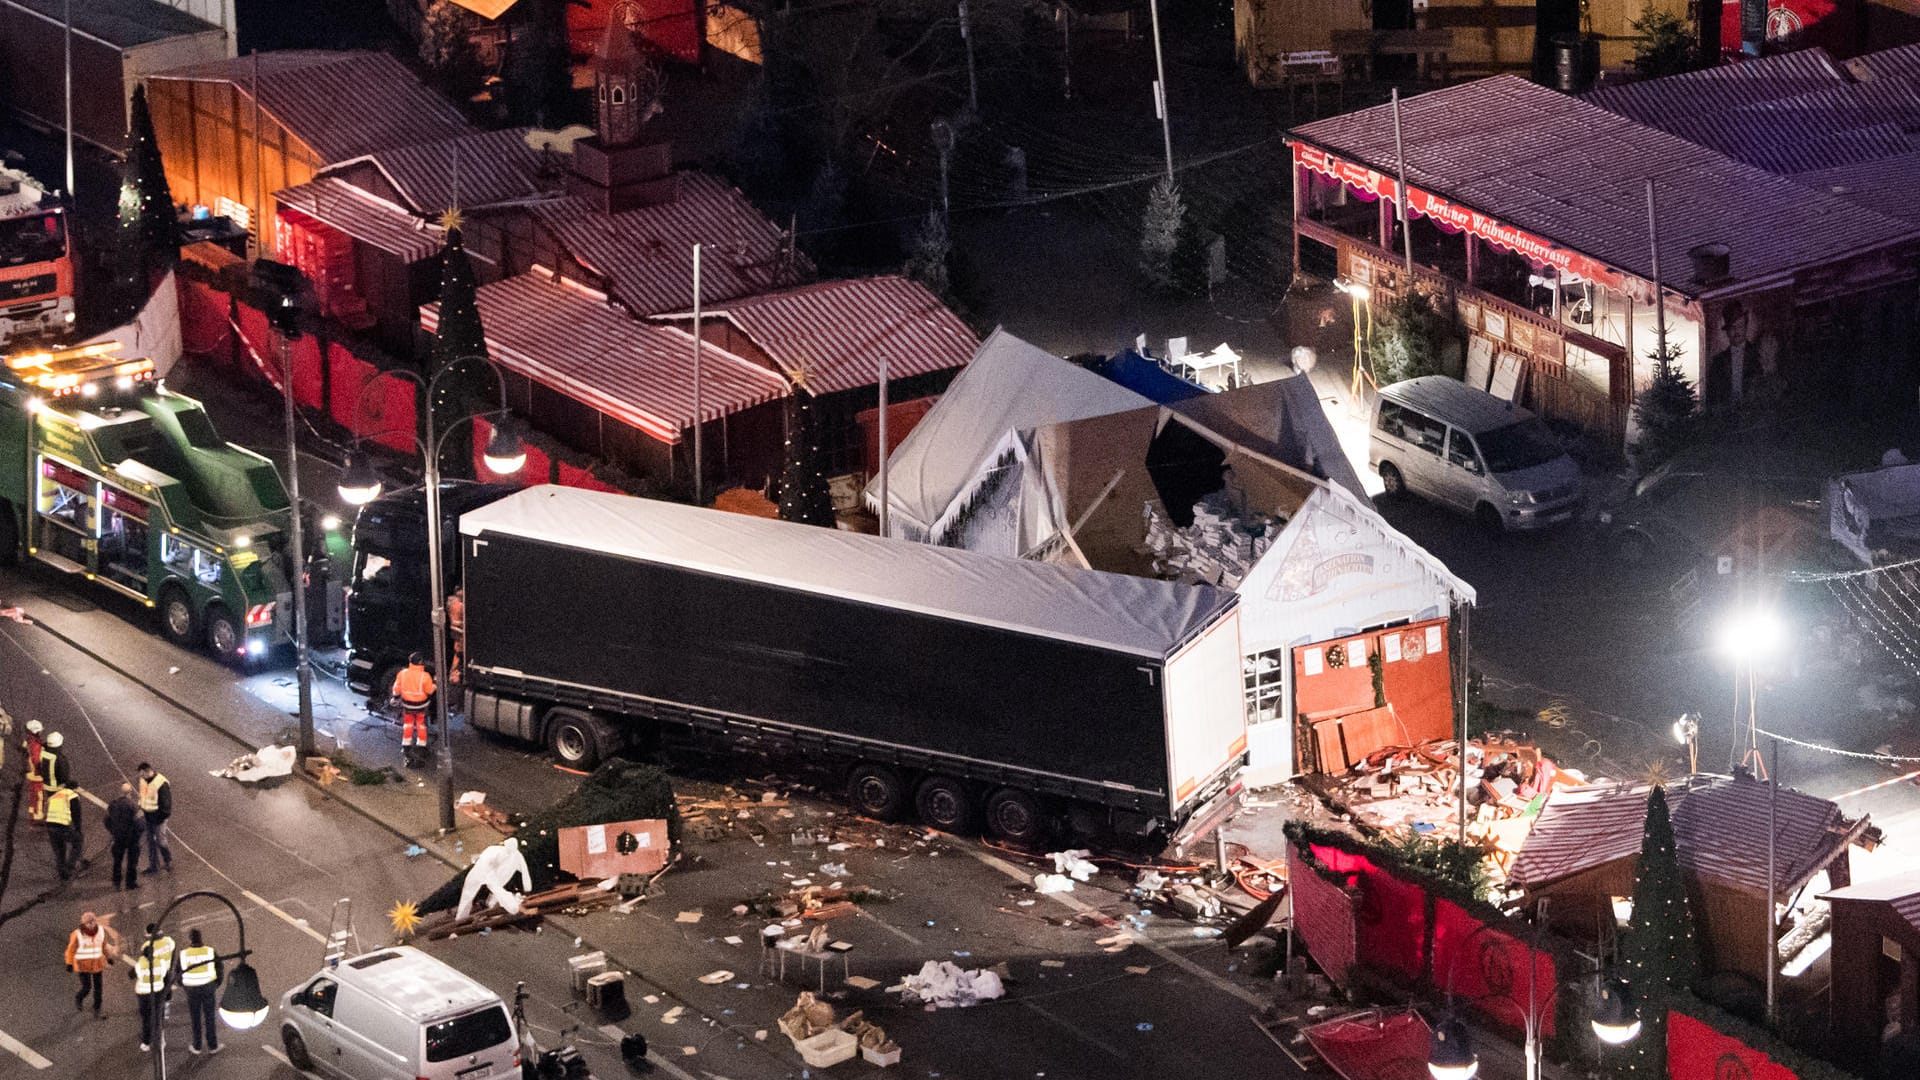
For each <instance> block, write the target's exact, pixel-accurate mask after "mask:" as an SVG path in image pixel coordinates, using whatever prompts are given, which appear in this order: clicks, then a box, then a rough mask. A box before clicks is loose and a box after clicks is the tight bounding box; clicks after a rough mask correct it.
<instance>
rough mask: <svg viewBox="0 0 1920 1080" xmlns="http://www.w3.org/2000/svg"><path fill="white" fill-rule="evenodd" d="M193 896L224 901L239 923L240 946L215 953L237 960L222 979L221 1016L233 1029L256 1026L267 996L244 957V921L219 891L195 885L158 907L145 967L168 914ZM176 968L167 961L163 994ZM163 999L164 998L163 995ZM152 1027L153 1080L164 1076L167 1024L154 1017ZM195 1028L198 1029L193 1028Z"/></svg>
mask: <svg viewBox="0 0 1920 1080" xmlns="http://www.w3.org/2000/svg"><path fill="white" fill-rule="evenodd" d="M194 899H208V900H218V901H220V902H221V903H222V904H225V905H226V906H227V910H228V911H231V912H232V913H233V922H234V925H235V926H236V927H238V928H239V931H240V948H239V950H238V951H236V952H233V953H229V954H227V955H225V956H216V957H215V959H216V960H221V961H225V960H238V961H239V963H238V964H237V965H235V966H234V968H233V970H231V971H229V972H227V974H226V978H225V979H223V980H222V982H224V983H225V984H226V990H225V991H224V992H223V993H222V994H221V995H220V1019H221V1020H223V1021H225V1022H226V1025H227V1026H228V1027H230V1028H233V1029H234V1030H235V1031H246V1030H248V1029H249V1028H256V1027H259V1026H260V1023H261V1021H263V1020H265V1019H266V1018H267V999H266V997H265V996H263V995H262V994H261V993H260V975H259V973H258V972H256V971H254V970H253V965H252V964H249V963H247V957H248V956H249V955H251V954H252V950H250V949H248V948H247V921H246V920H245V919H243V918H241V917H240V909H239V908H237V907H235V906H234V905H233V901H231V900H229V899H227V898H226V897H225V896H223V895H221V894H220V893H217V892H214V891H212V890H211V889H198V890H195V891H194V892H190V893H181V894H180V895H179V896H176V897H174V898H173V902H172V903H170V904H168V905H167V906H166V907H164V908H162V909H161V910H160V914H159V915H158V916H156V917H155V918H154V920H153V927H154V929H153V931H152V932H151V933H149V934H148V935H147V940H146V941H145V942H144V943H143V944H142V945H141V950H142V955H143V956H145V958H146V961H147V970H148V971H152V970H153V942H154V939H155V938H157V937H159V936H160V935H161V934H163V933H165V931H166V925H167V916H169V915H172V914H173V909H174V908H177V907H179V906H180V905H181V904H183V903H185V902H187V901H188V900H194ZM174 955H175V956H176V957H177V956H178V955H179V952H178V950H176V951H175V954H174ZM178 971H179V964H178V963H170V964H169V965H168V967H167V975H166V977H165V978H164V979H163V980H162V982H161V986H160V990H159V991H158V992H159V993H161V994H163V995H164V994H165V993H166V992H167V989H168V986H169V985H170V984H171V983H174V982H178V975H177V974H176V973H177V972H178ZM162 1000H164V998H163V999H162ZM154 1028H155V1029H156V1030H155V1032H154V1041H153V1077H154V1080H167V1025H166V1024H165V1023H163V1022H161V1018H156V1019H155V1021H154ZM195 1030H196V1031H197V1030H198V1029H197V1028H196V1029H195Z"/></svg>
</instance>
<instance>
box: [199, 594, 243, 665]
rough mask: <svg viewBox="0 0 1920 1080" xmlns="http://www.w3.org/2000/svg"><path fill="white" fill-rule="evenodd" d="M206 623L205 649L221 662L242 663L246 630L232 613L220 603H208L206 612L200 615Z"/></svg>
mask: <svg viewBox="0 0 1920 1080" xmlns="http://www.w3.org/2000/svg"><path fill="white" fill-rule="evenodd" d="M200 621H201V622H203V623H205V624H206V627H207V631H206V639H207V651H208V652H210V653H212V654H213V655H214V657H215V658H216V659H218V660H220V661H221V662H222V663H227V664H234V665H244V664H245V663H246V660H247V655H246V652H245V649H246V647H247V635H246V632H245V631H243V630H241V629H240V624H239V623H237V622H235V621H234V618H233V615H232V614H231V613H230V612H228V611H227V609H226V608H225V607H224V606H222V605H220V604H208V605H207V613H206V614H205V615H204V616H202V617H201V620H200Z"/></svg>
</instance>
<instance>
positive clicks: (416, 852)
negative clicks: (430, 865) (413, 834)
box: [406, 844, 427, 859]
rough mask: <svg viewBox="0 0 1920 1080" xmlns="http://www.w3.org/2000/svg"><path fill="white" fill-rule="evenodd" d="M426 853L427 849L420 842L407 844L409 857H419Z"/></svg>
mask: <svg viewBox="0 0 1920 1080" xmlns="http://www.w3.org/2000/svg"><path fill="white" fill-rule="evenodd" d="M426 853H427V849H426V848H423V847H421V846H420V845H419V844H408V845H407V851H406V856H407V858H409V859H417V858H419V857H420V856H422V855H425V854H426Z"/></svg>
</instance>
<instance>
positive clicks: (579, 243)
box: [534, 172, 813, 315]
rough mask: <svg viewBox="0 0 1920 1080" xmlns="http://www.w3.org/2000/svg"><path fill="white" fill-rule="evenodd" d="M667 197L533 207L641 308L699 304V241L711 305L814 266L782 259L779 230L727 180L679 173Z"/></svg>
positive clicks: (646, 311) (800, 277) (790, 281)
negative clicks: (635, 203) (635, 204)
mask: <svg viewBox="0 0 1920 1080" xmlns="http://www.w3.org/2000/svg"><path fill="white" fill-rule="evenodd" d="M674 180H675V185H676V191H675V195H674V198H673V199H672V200H671V201H669V202H664V203H660V204H658V205H655V206H643V207H639V208H637V209H633V210H623V211H621V212H619V213H617V214H609V213H607V212H606V211H605V210H602V209H600V208H599V207H598V206H597V205H596V204H595V203H593V202H592V201H591V200H589V199H585V198H567V199H557V200H555V201H553V202H551V203H547V204H543V205H541V206H539V207H538V208H536V209H535V211H534V214H535V216H536V217H538V218H539V220H540V221H541V222H542V223H543V224H544V225H546V226H547V227H548V228H549V229H551V230H552V231H553V233H554V235H555V236H556V237H558V238H559V240H560V243H561V245H562V246H563V247H565V248H566V250H567V253H568V254H569V255H572V256H573V257H574V258H575V259H578V260H579V261H580V262H581V263H582V264H583V265H585V266H586V267H587V268H588V269H589V270H592V271H593V272H594V273H597V274H599V275H601V276H602V277H604V278H606V279H607V280H608V281H609V282H610V283H611V285H612V292H613V295H614V297H615V298H617V299H618V300H619V301H620V302H621V303H623V304H625V305H627V307H628V308H630V309H631V310H632V311H633V312H634V313H635V314H637V315H657V314H659V313H661V312H665V311H684V310H686V309H688V308H691V307H692V306H693V245H695V244H704V245H705V248H704V249H703V250H702V251H701V253H700V296H701V299H702V300H703V301H704V302H705V303H707V304H714V303H718V302H719V301H722V300H731V299H733V298H734V297H736V296H745V295H746V294H748V293H755V292H763V291H765V290H768V289H779V288H784V287H786V286H788V285H796V284H798V283H800V282H801V281H804V280H806V279H807V278H808V277H810V276H811V275H812V273H813V267H812V264H810V263H809V262H808V261H807V259H806V256H804V255H800V254H798V253H795V254H793V255H792V256H791V257H790V258H783V255H782V249H783V246H784V245H783V244H782V239H781V233H780V230H779V229H778V228H777V227H775V225H774V224H773V222H771V221H768V220H767V218H766V216H765V215H763V214H761V213H760V211H759V210H758V209H757V208H756V207H755V206H754V205H753V203H751V202H749V201H747V197H746V196H745V195H742V194H740V192H739V191H738V190H736V189H735V188H734V187H733V186H732V185H730V184H728V183H727V182H726V181H724V180H720V179H717V178H715V177H712V176H708V175H707V174H705V173H699V172H683V173H678V174H676V175H675V177H674Z"/></svg>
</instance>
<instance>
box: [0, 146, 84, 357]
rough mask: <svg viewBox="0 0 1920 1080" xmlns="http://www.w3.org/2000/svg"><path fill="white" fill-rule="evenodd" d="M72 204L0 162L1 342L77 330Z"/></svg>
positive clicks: (62, 333)
mask: <svg viewBox="0 0 1920 1080" xmlns="http://www.w3.org/2000/svg"><path fill="white" fill-rule="evenodd" d="M67 225H68V223H67V208H66V207H65V206H62V205H61V204H60V200H58V199H57V198H55V197H54V196H53V195H52V194H51V193H49V192H48V191H47V190H46V189H45V188H43V187H41V186H40V185H39V184H37V183H35V182H34V180H33V178H32V177H30V176H28V175H27V174H26V173H24V172H21V171H19V170H18V169H10V168H7V167H5V166H0V346H4V345H6V344H7V343H8V342H9V341H14V340H16V339H20V338H27V337H58V336H62V335H65V334H66V333H67V332H68V331H69V330H71V329H72V328H73V278H74V259H73V236H72V232H71V230H70V229H69V228H68V227H67Z"/></svg>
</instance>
